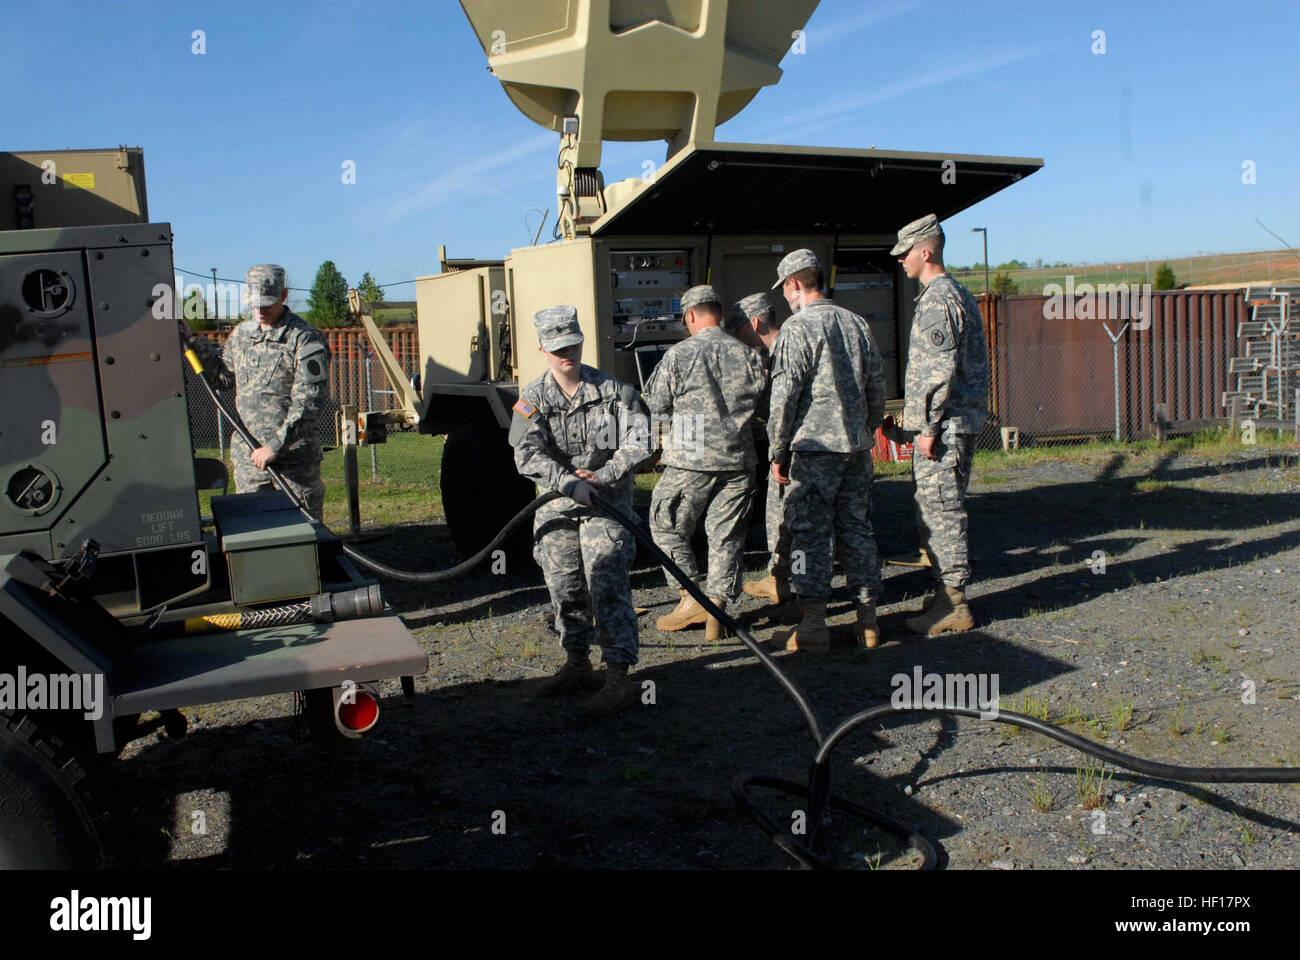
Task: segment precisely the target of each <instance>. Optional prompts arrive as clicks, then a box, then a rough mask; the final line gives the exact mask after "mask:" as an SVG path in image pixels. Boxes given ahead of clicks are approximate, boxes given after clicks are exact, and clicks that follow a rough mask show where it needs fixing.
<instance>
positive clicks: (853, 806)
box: [187, 351, 1300, 870]
mask: <svg viewBox="0 0 1300 960" xmlns="http://www.w3.org/2000/svg"><path fill="white" fill-rule="evenodd" d="M187 357H190V358H191V359H190V363H191V365H192V366H194V367H195V372H196V373H198V374H199V379H200V380H201V381H203V385H204V387H205V389H206V390H207V392H208V394H209V396H211V397H212V400H213V402H214V403H216V404H217V406H218V407H219V408H220V409H221V411H222V413H224V414H225V415H226V417H227V418H228V419H229V420H230V422H231V423H232V424H234V427H235V430H236V432H237V433H238V434H239V436H240V438H241V439H243V441H244V442H245V443H247V444H248V445H249V449H250V450H256V449H257V448H258V447H260V446H261V444H260V443H258V442H257V440H256V439H255V438H254V437H253V436H252V434H250V433H249V432H248V429H247V428H246V427H245V426H244V424H243V421H242V420H240V419H239V417H238V416H237V415H236V414H234V413H233V412H232V411H230V410H229V409H228V408H227V407H226V405H225V404H224V403H223V402H222V401H221V398H220V397H218V396H217V393H216V391H215V390H213V389H212V386H211V384H209V383H208V381H207V378H206V377H204V376H203V374H202V365H201V364H200V363H199V361H198V357H197V356H196V355H194V354H193V352H192V351H188V352H187ZM266 471H267V473H269V474H270V475H271V478H272V480H274V481H275V482H276V484H277V485H278V486H279V487H280V489H281V490H283V491H284V492H285V493H286V494H287V495H288V496H289V498H290V499H291V500H293V501H294V503H295V504H296V505H297V507H298V509H299V510H301V511H302V513H303V515H304V516H306V517H307V518H309V519H310V520H313V521H316V522H319V521H318V519H317V518H316V517H313V516H312V515H311V513H310V511H308V509H307V507H306V505H305V504H304V503H303V501H302V498H301V497H299V496H298V494H297V492H296V491H294V489H293V488H292V487H291V486H289V484H287V483H286V482H285V481H284V479H283V478H282V477H281V476H280V475H279V473H277V472H276V471H275V470H274V468H272V467H271V466H270V465H268V466H267V467H266ZM559 496H561V494H559V493H557V492H554V491H552V492H550V493H544V494H542V495H541V496H539V497H537V498H536V499H535V500H533V502H532V503H530V504H528V506H526V507H524V508H523V509H522V510H520V511H519V512H518V513H516V514H515V515H514V516H513V517H512V518H511V519H510V521H509V522H508V523H507V524H506V525H505V526H504V527H502V528H501V532H500V533H498V534H497V535H496V536H495V537H494V538H493V539H492V542H491V543H489V544H488V545H487V546H485V547H484V548H483V549H482V550H480V551H479V552H478V553H476V554H475V555H474V556H472V557H470V558H469V559H468V560H465V561H464V562H463V563H460V564H457V565H456V566H454V567H450V568H448V569H446V570H434V571H428V572H414V571H410V570H398V569H396V568H394V567H389V566H387V565H385V564H382V563H379V562H378V561H375V560H372V559H370V558H369V557H367V556H366V555H365V554H363V553H361V552H360V551H359V550H354V549H353V548H352V547H349V546H348V545H346V544H344V545H343V550H344V552H345V553H346V554H347V555H348V556H349V557H351V558H352V559H354V560H356V561H357V562H358V563H361V564H363V565H365V566H367V567H369V568H370V569H372V570H375V571H377V572H379V573H381V574H383V575H384V576H389V577H393V578H395V579H399V580H406V581H409V582H413V583H436V582H439V581H444V580H451V579H454V578H455V577H457V576H460V575H461V574H462V573H465V572H467V571H468V570H470V569H471V568H472V567H474V566H476V565H477V564H479V563H481V562H482V561H483V560H484V559H486V558H487V556H488V555H489V554H490V553H491V552H492V551H493V550H494V549H496V548H497V547H498V546H500V544H501V543H502V542H503V541H504V540H505V539H506V538H507V537H508V536H509V535H510V534H511V532H513V531H514V529H515V528H516V527H518V526H519V524H521V523H523V522H524V521H525V520H527V519H528V518H529V517H530V516H532V515H533V514H534V513H535V512H536V511H537V508H538V507H540V506H541V505H542V504H544V503H548V502H549V501H551V500H554V499H555V498H556V497H559ZM591 500H592V505H593V506H595V507H597V508H599V509H600V510H602V511H603V512H604V513H606V514H607V515H608V516H610V517H611V518H613V519H614V520H617V521H618V522H619V523H621V524H622V525H623V526H624V527H625V528H627V530H628V532H629V533H631V534H632V536H633V537H635V538H636V540H637V542H639V543H640V544H641V545H642V546H643V547H645V548H646V549H647V550H649V551H650V553H651V554H652V555H653V556H654V558H655V560H656V561H657V562H658V563H659V564H660V565H661V566H663V567H664V568H665V569H667V570H668V571H669V572H670V573H672V575H673V577H674V578H675V579H676V580H677V581H678V582H679V583H680V584H681V585H682V588H683V589H684V590H686V592H687V593H689V594H690V595H691V596H692V597H694V598H695V600H696V602H697V603H699V604H700V606H702V607H703V608H704V609H705V610H706V611H707V612H708V613H710V614H711V615H712V616H714V617H715V618H717V619H718V620H719V621H720V622H721V623H723V624H725V625H726V626H727V628H728V629H729V630H731V631H732V632H733V633H734V634H735V635H736V636H737V637H738V638H740V641H741V642H742V643H743V644H745V646H746V647H748V648H749V651H750V652H751V653H752V654H754V656H756V657H757V658H758V661H759V663H761V664H762V665H763V667H764V668H765V669H766V670H767V671H768V672H769V673H770V674H772V676H773V677H774V678H775V679H776V681H777V682H778V683H779V684H781V686H782V687H784V688H785V691H786V692H787V693H788V694H790V697H791V699H792V700H794V702H795V705H796V706H797V707H798V708H799V712H800V713H802V714H803V717H804V720H805V722H806V723H807V724H808V731H809V732H810V733H811V734H812V738H813V742H814V743H815V744H816V745H817V752H816V754H815V756H814V758H813V762H812V766H811V769H810V770H809V774H808V783H807V784H799V783H795V782H794V781H792V780H785V779H782V778H780V777H769V776H765V775H762V774H741V775H740V776H738V777H736V778H735V779H734V780H733V781H732V783H731V794H732V796H733V798H734V799H735V801H736V804H737V806H739V807H740V808H741V809H742V810H744V811H745V813H746V814H748V815H749V817H750V819H752V820H753V821H754V823H755V824H757V825H758V827H759V828H760V829H761V830H762V831H763V832H764V833H766V834H767V835H768V837H769V838H770V839H771V840H772V842H773V843H774V844H776V846H777V847H779V848H780V849H781V850H783V851H785V852H786V853H788V854H789V855H790V856H791V857H793V858H794V859H795V860H797V861H798V862H799V863H800V864H801V865H802V866H804V867H806V868H820V869H828V868H831V867H833V866H834V863H833V861H832V859H831V857H830V856H829V855H828V852H827V842H826V833H825V831H824V830H823V827H824V825H825V823H826V814H827V812H828V811H829V810H838V811H841V812H843V813H846V814H848V815H849V816H852V817H855V818H857V819H859V820H863V821H866V822H867V823H871V824H874V825H875V826H877V827H880V828H881V829H882V830H885V831H886V832H887V833H891V834H893V835H894V836H895V837H897V838H898V839H899V840H901V841H903V842H904V843H905V844H907V846H909V847H911V848H912V849H914V850H916V851H918V852H919V853H920V854H921V867H920V869H922V870H930V869H933V868H934V867H935V866H936V865H937V864H938V860H939V857H938V853H937V851H936V850H935V849H934V845H933V844H931V843H930V841H929V840H927V839H926V838H925V837H923V836H921V834H919V833H917V832H916V831H915V830H913V829H912V828H911V827H909V826H907V825H906V824H904V823H902V822H900V821H898V820H895V819H894V818H893V817H890V816H889V815H888V814H885V813H882V812H881V811H879V810H874V809H872V808H870V807H865V806H862V805H860V804H857V803H854V802H853V801H851V800H846V799H845V798H843V797H839V796H836V795H835V794H833V793H831V789H830V783H831V770H830V756H831V752H832V751H833V750H834V749H835V747H836V746H838V745H839V743H840V741H841V740H843V739H844V737H846V736H847V735H848V734H849V733H850V732H851V731H853V730H854V729H855V728H857V727H859V726H861V725H862V724H864V723H870V722H871V721H872V720H879V719H883V718H885V717H890V716H896V715H898V714H901V713H933V714H949V715H952V716H960V717H973V718H977V719H980V720H992V721H993V722H995V723H1008V724H1012V725H1013V726H1018V727H1023V728H1025V729H1027V730H1033V731H1034V732H1035V733H1041V734H1042V735H1043V736H1045V737H1049V738H1051V739H1053V740H1056V741H1057V742H1058V743H1063V744H1065V745H1066V746H1068V747H1073V748H1074V749H1076V750H1078V751H1079V752H1080V753H1083V754H1085V755H1087V756H1092V757H1096V758H1097V759H1099V760H1102V761H1105V762H1109V763H1112V764H1114V765H1115V766H1117V767H1123V768H1125V769H1127V770H1133V771H1136V772H1138V773H1142V774H1145V775H1147V776H1151V777H1156V778H1159V779H1162V780H1172V781H1174V782H1178V783H1300V769H1298V768H1295V767H1182V766H1177V765H1175V764H1170V763H1159V762H1157V761H1153V760H1144V759H1142V758H1141V757H1134V756H1130V755H1129V754H1126V753H1121V752H1120V751H1118V750H1112V749H1110V748H1109V747H1104V746H1102V745H1101V744H1098V743H1094V742H1092V741H1091V740H1088V739H1085V738H1084V737H1080V736H1078V735H1076V734H1073V733H1070V732H1069V731H1067V730H1062V729H1061V728H1060V727H1058V726H1056V725H1055V724H1052V723H1048V722H1046V721H1044V720H1039V719H1038V718H1036V717H1030V716H1027V715H1026V714H1023V713H1012V712H1011V711H999V713H998V715H997V716H995V717H988V716H984V715H983V714H982V713H981V712H980V711H979V710H976V709H974V708H969V707H956V706H949V705H947V704H945V705H944V706H942V707H923V706H919V705H918V704H916V703H911V704H907V705H904V706H901V707H895V706H894V705H893V704H883V705H880V706H875V707H870V708H868V709H866V710H863V711H861V712H859V713H856V714H854V715H853V716H851V717H849V718H848V719H846V720H844V721H843V722H842V723H840V724H839V725H838V726H837V727H835V729H834V730H832V731H831V732H830V734H829V735H828V734H825V733H823V732H822V725H821V722H820V721H819V720H818V718H817V714H816V711H814V710H813V708H812V705H811V704H810V703H809V701H808V697H807V695H806V694H805V693H804V692H803V690H802V689H800V687H799V685H798V684H796V683H795V682H794V681H793V680H792V679H790V677H789V676H788V675H787V674H786V673H785V671H783V670H782V669H781V668H780V666H779V665H778V664H777V663H776V661H775V660H773V659H772V657H771V655H770V654H768V652H767V651H766V650H764V649H763V647H762V645H761V644H760V643H759V642H758V641H757V640H755V639H754V637H753V635H752V634H751V633H750V632H749V631H748V630H746V629H745V628H744V627H742V626H741V625H740V624H739V623H738V622H737V621H736V620H735V618H733V617H732V616H730V615H729V614H728V613H727V612H726V611H725V610H722V609H721V608H719V607H718V606H717V605H716V604H715V603H714V602H713V601H712V600H710V599H709V598H708V597H707V596H706V595H705V593H704V591H703V590H701V589H700V588H699V586H698V585H697V584H696V583H695V582H694V581H693V580H691V578H690V577H689V576H687V575H686V573H685V572H684V571H683V570H682V569H681V568H680V567H679V566H677V564H675V563H674V562H673V560H672V558H671V557H669V556H668V554H666V553H664V552H663V550H661V549H660V548H659V546H658V545H657V544H656V543H655V542H654V540H652V539H651V538H650V535H649V534H648V533H647V532H646V531H645V530H643V529H642V527H641V524H640V523H639V522H638V521H637V520H636V518H634V517H629V516H628V515H627V514H625V513H623V512H622V511H621V510H619V509H618V508H617V507H615V506H614V505H613V504H612V503H610V502H609V500H607V499H606V498H605V497H603V496H601V495H600V494H599V493H597V492H595V491H592V494H591ZM750 787H762V788H765V789H770V790H779V791H782V792H784V793H789V794H794V795H796V796H802V797H805V798H807V800H808V810H807V811H806V817H805V822H806V824H807V829H808V834H807V839H806V840H805V841H800V840H797V839H795V837H794V835H793V834H791V833H790V832H789V831H788V829H783V828H782V827H780V826H778V825H777V824H776V823H775V822H773V820H772V819H771V818H770V817H769V816H767V814H765V813H764V812H763V811H762V810H761V809H759V807H758V805H757V804H755V803H754V801H753V799H752V798H751V797H750V795H749V788H750Z"/></svg>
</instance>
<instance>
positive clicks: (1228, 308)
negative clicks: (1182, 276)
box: [979, 288, 1249, 446]
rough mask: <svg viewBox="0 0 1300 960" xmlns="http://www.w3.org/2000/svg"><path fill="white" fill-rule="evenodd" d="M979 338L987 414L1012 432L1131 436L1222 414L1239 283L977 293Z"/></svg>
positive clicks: (989, 432)
mask: <svg viewBox="0 0 1300 960" xmlns="http://www.w3.org/2000/svg"><path fill="white" fill-rule="evenodd" d="M979 301H980V311H981V314H982V315H983V318H984V323H985V331H986V334H987V337H988V341H989V365H990V388H989V411H990V416H989V423H988V426H987V427H986V429H985V432H984V435H983V437H982V438H981V442H982V444H983V445H987V446H1000V445H1001V435H1000V430H1001V428H1002V427H1014V428H1017V429H1018V430H1019V433H1020V436H1021V442H1030V441H1042V440H1057V441H1070V440H1079V441H1082V440H1088V439H1092V438H1094V437H1106V436H1116V435H1118V437H1119V439H1120V440H1135V439H1140V438H1142V437H1146V436H1150V435H1152V434H1153V433H1154V432H1155V429H1156V426H1157V418H1158V416H1163V421H1162V422H1163V424H1164V425H1165V427H1166V428H1167V429H1173V430H1179V429H1183V430H1187V429H1196V428H1198V427H1209V426H1213V425H1215V424H1217V423H1220V422H1222V423H1226V417H1227V411H1225V410H1224V409H1223V408H1222V406H1221V403H1220V399H1221V396H1222V393H1223V391H1224V390H1225V389H1226V387H1227V384H1228V360H1229V359H1230V358H1231V357H1233V356H1234V355H1235V353H1236V350H1237V324H1238V323H1239V322H1240V321H1243V320H1248V319H1249V307H1248V306H1247V305H1246V302H1245V298H1244V296H1243V295H1242V292H1241V291H1239V290H1175V291H1162V292H1149V291H1137V290H1136V288H1135V292H1133V293H1132V294H1131V295H1130V294H1127V293H1124V292H1121V293H1119V294H1114V292H1113V291H1112V292H1111V293H1110V294H1101V293H1095V292H1092V291H1089V292H1088V293H1087V294H1086V295H1079V294H1076V295H1072V296H1065V295H1058V296H1056V297H1051V296H1003V297H987V296H986V297H980V298H979Z"/></svg>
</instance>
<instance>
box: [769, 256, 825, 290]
mask: <svg viewBox="0 0 1300 960" xmlns="http://www.w3.org/2000/svg"><path fill="white" fill-rule="evenodd" d="M809 267H817V268H818V269H821V264H820V263H818V262H817V254H815V253H813V252H812V251H811V250H809V249H807V248H806V247H803V248H800V249H798V250H792V251H790V252H789V253H787V254H786V255H785V256H784V257H782V258H781V262H780V263H778V264H777V265H776V283H774V284H772V289H773V290H775V289H776V288H777V287H779V286H781V284H783V283H785V281H786V280H787V279H788V278H789V277H790V274H792V273H798V272H799V271H800V270H807V269H808V268H809Z"/></svg>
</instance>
